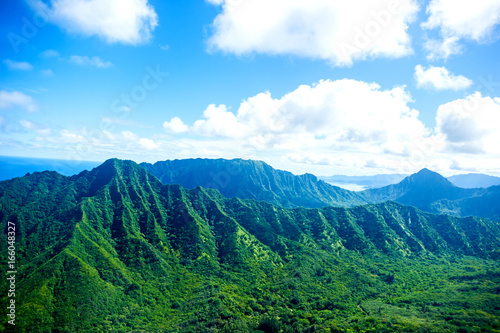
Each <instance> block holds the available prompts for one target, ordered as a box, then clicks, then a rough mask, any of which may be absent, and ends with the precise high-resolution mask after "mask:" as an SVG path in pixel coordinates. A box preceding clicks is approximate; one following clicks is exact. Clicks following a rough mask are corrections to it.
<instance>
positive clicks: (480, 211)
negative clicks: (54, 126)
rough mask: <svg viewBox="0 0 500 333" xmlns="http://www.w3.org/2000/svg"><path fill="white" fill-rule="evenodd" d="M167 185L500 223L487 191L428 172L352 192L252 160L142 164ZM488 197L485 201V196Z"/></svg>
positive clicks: (498, 208) (285, 203)
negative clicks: (389, 205)
mask: <svg viewBox="0 0 500 333" xmlns="http://www.w3.org/2000/svg"><path fill="white" fill-rule="evenodd" d="M141 166H143V167H144V168H146V169H147V170H149V171H150V172H151V173H152V174H154V175H155V176H156V177H158V179H160V180H161V182H162V183H163V184H180V185H181V186H183V187H186V188H189V189H193V188H196V187H197V186H202V187H205V188H214V189H217V190H219V191H220V192H221V193H222V194H223V195H224V196H225V197H229V198H233V197H238V198H241V199H255V200H262V201H266V202H269V203H272V204H274V205H278V206H281V207H292V208H293V207H300V206H302V207H307V208H319V207H324V206H336V207H352V206H356V205H361V204H366V203H382V202H385V201H388V200H393V201H396V202H399V203H402V204H404V205H410V206H415V207H417V208H419V209H421V210H424V211H427V212H431V213H436V214H450V215H454V216H479V217H484V218H488V219H494V220H495V221H500V219H499V218H498V217H499V216H500V205H497V204H493V203H494V202H495V200H498V201H499V202H500V195H498V194H497V192H495V191H486V190H485V189H463V188H459V187H457V186H455V185H453V184H452V183H451V182H450V181H448V180H447V179H446V178H444V177H442V176H441V175H439V174H438V173H435V172H432V171H430V170H428V169H423V170H421V171H420V172H418V173H416V174H413V175H411V176H408V177H406V178H404V179H403V180H402V181H401V182H399V183H397V184H393V185H389V186H385V187H382V188H376V189H369V190H365V191H361V192H353V191H348V190H344V189H341V188H339V187H336V186H332V185H330V184H328V183H326V182H324V181H318V180H317V178H316V177H315V176H313V175H309V174H306V175H302V176H295V175H293V174H291V173H289V172H285V171H280V170H275V169H273V168H272V167H271V166H269V165H267V164H266V163H264V162H260V161H252V160H240V159H236V160H224V159H217V160H214V159H188V160H173V161H162V162H157V163H155V164H148V163H142V164H141ZM483 195H485V197H484V198H483V197H482V196H483Z"/></svg>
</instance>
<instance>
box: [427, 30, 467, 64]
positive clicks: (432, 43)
mask: <svg viewBox="0 0 500 333" xmlns="http://www.w3.org/2000/svg"><path fill="white" fill-rule="evenodd" d="M458 42H459V38H458V37H455V36H454V37H447V38H445V39H444V40H443V41H440V40H437V39H429V40H427V41H426V42H425V43H424V48H425V50H426V51H427V60H429V61H435V60H439V59H448V57H449V56H451V55H454V54H460V53H462V50H463V46H462V45H460V44H459V43H458Z"/></svg>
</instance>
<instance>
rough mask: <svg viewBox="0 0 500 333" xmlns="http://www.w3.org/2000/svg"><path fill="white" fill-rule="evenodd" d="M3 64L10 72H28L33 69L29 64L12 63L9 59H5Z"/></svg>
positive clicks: (22, 62) (21, 62)
mask: <svg viewBox="0 0 500 333" xmlns="http://www.w3.org/2000/svg"><path fill="white" fill-rule="evenodd" d="M3 63H4V64H5V65H6V66H7V68H9V69H10V70H18V71H30V70H32V69H33V66H32V65H31V64H30V63H29V62H25V61H14V60H10V59H5V60H4V61H3Z"/></svg>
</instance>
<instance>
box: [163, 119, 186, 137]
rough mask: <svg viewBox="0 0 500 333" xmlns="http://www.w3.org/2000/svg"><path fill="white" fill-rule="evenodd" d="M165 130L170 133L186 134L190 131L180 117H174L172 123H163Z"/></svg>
mask: <svg viewBox="0 0 500 333" xmlns="http://www.w3.org/2000/svg"><path fill="white" fill-rule="evenodd" d="M163 128H165V130H167V132H170V133H184V132H187V131H188V129H189V126H188V125H186V124H184V123H183V122H182V120H181V119H180V118H179V117H173V118H172V119H170V121H166V122H164V123H163Z"/></svg>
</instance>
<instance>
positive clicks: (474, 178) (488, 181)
mask: <svg viewBox="0 0 500 333" xmlns="http://www.w3.org/2000/svg"><path fill="white" fill-rule="evenodd" d="M448 180H449V181H450V182H452V183H453V184H454V185H456V186H458V187H463V188H480V187H483V188H487V187H491V186H499V185H500V177H494V176H489V175H483V174H480V173H469V174H466V175H456V176H451V177H448Z"/></svg>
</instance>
